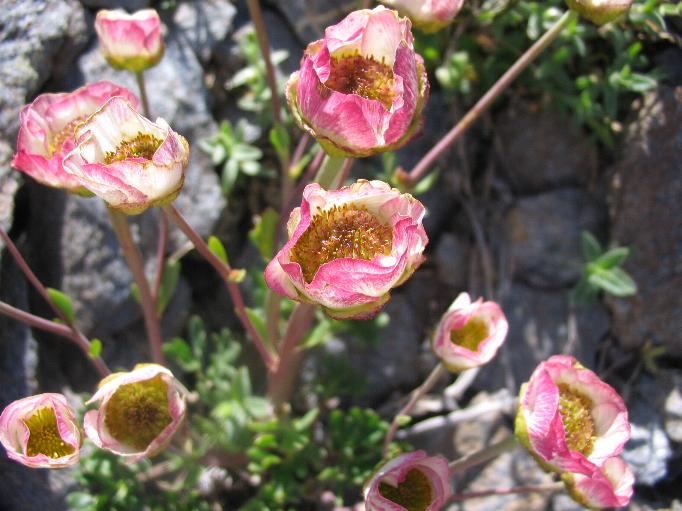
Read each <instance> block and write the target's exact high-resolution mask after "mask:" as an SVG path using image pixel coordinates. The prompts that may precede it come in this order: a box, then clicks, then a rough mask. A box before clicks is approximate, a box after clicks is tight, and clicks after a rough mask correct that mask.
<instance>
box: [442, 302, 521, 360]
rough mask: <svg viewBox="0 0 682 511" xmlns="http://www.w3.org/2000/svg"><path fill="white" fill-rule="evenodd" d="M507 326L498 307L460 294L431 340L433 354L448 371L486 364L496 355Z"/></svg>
mask: <svg viewBox="0 0 682 511" xmlns="http://www.w3.org/2000/svg"><path fill="white" fill-rule="evenodd" d="M508 330H509V324H508V323H507V318H506V317H505V315H504V312H502V309H501V308H500V306H499V305H498V304H497V303H495V302H484V301H483V299H482V298H479V299H478V300H477V301H476V302H474V303H471V298H469V295H468V294H467V293H461V294H460V295H459V296H458V297H457V299H456V300H455V301H454V302H453V303H452V305H450V308H449V309H448V310H447V312H446V313H445V314H444V315H443V317H442V318H441V320H440V323H439V324H438V328H437V329H436V334H435V335H434V337H433V351H434V353H435V354H436V355H437V356H438V357H439V358H440V359H441V362H442V363H443V365H444V366H445V367H447V368H448V369H449V370H450V371H463V370H465V369H471V368H472V367H478V366H481V365H483V364H487V363H488V362H490V360H492V358H493V357H494V356H495V354H496V353H497V350H498V349H499V347H500V346H502V343H503V342H504V340H505V338H506V337H507V331H508Z"/></svg>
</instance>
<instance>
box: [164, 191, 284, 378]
mask: <svg viewBox="0 0 682 511" xmlns="http://www.w3.org/2000/svg"><path fill="white" fill-rule="evenodd" d="M163 212H164V213H165V214H166V216H167V217H168V219H169V220H170V221H171V222H173V223H174V224H175V225H176V226H177V227H178V228H179V229H180V230H181V231H182V232H183V234H184V235H185V236H187V238H188V239H189V240H190V241H191V242H192V244H193V245H194V248H195V249H196V250H197V252H199V254H201V256H202V257H203V258H204V259H206V261H207V262H208V263H209V264H210V265H211V266H213V268H214V269H215V270H216V271H217V272H218V274H219V275H220V276H221V277H222V278H223V280H225V283H226V284H227V290H228V292H229V293H230V297H231V298H232V303H233V304H234V308H235V312H236V313H237V316H238V317H239V320H240V321H241V323H242V325H243V326H244V329H245V330H246V332H247V333H248V334H249V336H250V337H251V340H252V341H253V343H254V345H255V346H256V349H257V350H258V353H259V354H260V356H261V358H262V359H263V363H264V364H265V366H266V367H267V368H268V370H269V371H274V370H275V369H276V368H277V364H278V359H277V357H276V356H275V355H273V354H272V353H271V352H270V350H269V349H268V348H267V347H266V346H265V342H264V340H263V338H262V337H261V335H260V334H259V333H258V330H256V327H255V326H254V325H253V323H252V322H251V320H250V319H249V316H248V314H247V313H246V307H245V305H244V298H243V297H242V294H241V291H240V290H239V286H238V285H237V283H236V282H234V280H233V278H232V268H230V266H229V264H227V263H225V262H223V261H221V260H220V259H219V258H218V257H217V256H216V255H215V254H214V253H213V252H211V249H210V248H209V247H208V245H207V244H206V242H205V241H204V240H203V238H202V237H201V236H199V233H197V232H196V231H195V230H194V228H192V226H191V225H189V223H187V220H185V218H184V217H183V216H182V214H181V213H180V212H179V211H178V210H177V208H176V207H175V206H173V205H172V204H168V205H166V206H163Z"/></svg>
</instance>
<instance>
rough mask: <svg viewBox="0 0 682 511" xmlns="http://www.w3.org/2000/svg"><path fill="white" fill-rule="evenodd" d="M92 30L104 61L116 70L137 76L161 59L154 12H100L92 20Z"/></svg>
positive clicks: (160, 45) (159, 40)
mask: <svg viewBox="0 0 682 511" xmlns="http://www.w3.org/2000/svg"><path fill="white" fill-rule="evenodd" d="M95 30H96V31H97V36H98V37H99V42H100V49H101V51H102V54H103V55H104V58H106V59H107V62H108V63H109V65H111V67H113V68H115V69H126V70H128V71H132V72H134V73H139V72H140V71H144V70H145V69H147V68H148V67H152V66H155V65H156V64H158V62H159V60H161V57H163V35H162V34H161V20H160V19H159V14H158V13H157V12H156V11H155V10H154V9H142V10H141V11H137V12H135V13H133V14H128V13H127V12H125V11H124V10H122V9H116V10H113V11H108V10H101V11H99V12H98V13H97V17H96V18H95Z"/></svg>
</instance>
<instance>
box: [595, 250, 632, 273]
mask: <svg viewBox="0 0 682 511" xmlns="http://www.w3.org/2000/svg"><path fill="white" fill-rule="evenodd" d="M629 255H630V249H629V248H627V247H618V248H612V249H611V250H608V251H607V252H605V253H604V254H602V255H600V256H599V257H598V258H597V260H596V261H595V263H596V264H597V266H599V267H600V268H602V269H604V270H608V269H610V268H615V267H616V266H620V265H621V264H622V263H623V262H624V261H625V260H626V259H627V258H628V256H629Z"/></svg>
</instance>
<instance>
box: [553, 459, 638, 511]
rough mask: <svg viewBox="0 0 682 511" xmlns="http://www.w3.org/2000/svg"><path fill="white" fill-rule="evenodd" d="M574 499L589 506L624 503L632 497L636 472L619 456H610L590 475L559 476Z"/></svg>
mask: <svg viewBox="0 0 682 511" xmlns="http://www.w3.org/2000/svg"><path fill="white" fill-rule="evenodd" d="M561 478H562V479H563V481H564V484H565V485H566V490H567V491H568V494H569V495H570V496H571V498H572V499H573V500H575V501H576V502H578V503H579V504H581V505H583V506H585V507H588V508H590V509H604V508H619V507H625V506H627V505H628V504H629V503H630V499H631V498H632V493H633V489H632V486H633V484H634V483H635V476H634V475H633V474H632V470H630V467H628V465H627V463H625V462H624V461H623V460H622V459H621V458H619V457H614V458H609V459H607V460H606V461H605V462H604V465H603V466H601V467H598V468H595V470H594V472H593V473H592V474H591V475H584V474H572V473H565V474H563V475H562V476H561Z"/></svg>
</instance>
